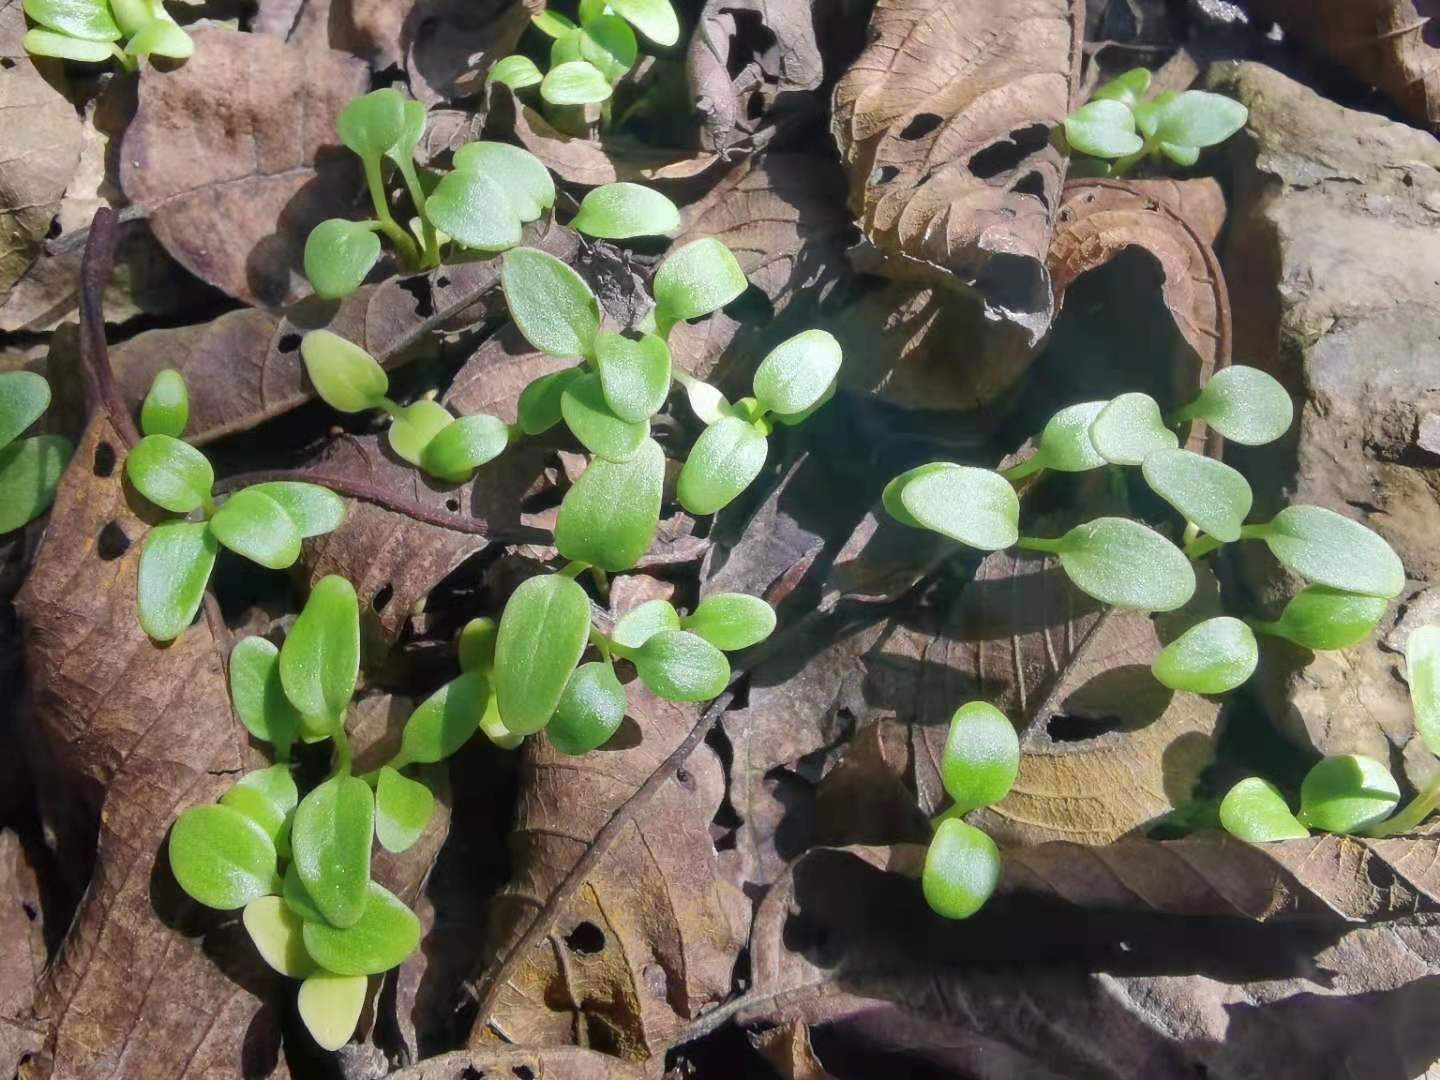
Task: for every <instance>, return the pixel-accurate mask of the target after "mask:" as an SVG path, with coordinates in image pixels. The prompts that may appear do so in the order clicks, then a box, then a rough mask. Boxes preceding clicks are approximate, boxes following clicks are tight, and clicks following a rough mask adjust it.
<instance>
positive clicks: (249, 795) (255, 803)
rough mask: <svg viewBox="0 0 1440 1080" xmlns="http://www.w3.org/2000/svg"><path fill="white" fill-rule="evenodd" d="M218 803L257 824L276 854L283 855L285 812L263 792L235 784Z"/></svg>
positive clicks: (286, 835)
mask: <svg viewBox="0 0 1440 1080" xmlns="http://www.w3.org/2000/svg"><path fill="white" fill-rule="evenodd" d="M220 805H222V806H228V807H229V808H230V809H231V810H235V811H238V812H239V813H242V814H244V815H245V816H246V817H247V818H249V819H250V820H251V821H253V822H255V824H256V825H259V826H260V828H261V829H263V830H264V832H265V835H266V836H268V837H269V838H270V842H271V843H272V844H274V845H275V852H276V854H277V855H278V856H279V857H280V858H284V857H285V854H286V852H287V851H288V850H289V824H290V823H289V821H287V820H286V816H285V814H284V813H283V812H282V811H281V810H279V809H278V808H277V807H276V806H275V804H274V803H272V802H271V801H270V800H269V799H267V798H266V797H265V796H264V794H262V793H261V792H259V791H256V790H255V789H254V788H248V787H241V786H240V785H239V784H237V785H235V786H234V787H232V788H230V789H229V790H228V791H226V792H225V794H224V795H222V796H221V797H220Z"/></svg>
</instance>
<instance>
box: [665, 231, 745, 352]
mask: <svg viewBox="0 0 1440 1080" xmlns="http://www.w3.org/2000/svg"><path fill="white" fill-rule="evenodd" d="M748 285H749V282H747V281H746V280H745V271H743V270H741V269H740V263H739V262H737V261H736V259H735V256H734V255H733V254H731V252H730V249H729V248H727V247H726V246H725V245H724V244H722V243H721V242H720V241H719V240H716V239H715V238H714V237H713V236H707V237H704V238H702V239H700V240H692V241H690V243H688V244H686V245H684V246H683V247H681V248H680V249H679V250H677V251H674V252H672V253H671V254H670V255H669V256H668V257H667V258H666V260H665V261H664V262H663V263H661V264H660V269H659V270H657V271H656V272H655V280H654V282H653V283H652V287H653V289H654V293H655V305H656V307H657V308H658V309H659V312H658V315H659V317H660V318H661V320H662V329H664V328H665V324H667V323H676V322H679V321H680V320H682V319H698V318H699V317H700V316H702V315H709V314H710V313H711V312H712V311H716V310H718V309H719V308H722V307H724V306H725V305H726V304H728V303H730V301H731V300H734V299H735V298H736V297H737V296H739V295H740V294H741V293H743V292H744V291H745V289H746V288H747V287H748Z"/></svg>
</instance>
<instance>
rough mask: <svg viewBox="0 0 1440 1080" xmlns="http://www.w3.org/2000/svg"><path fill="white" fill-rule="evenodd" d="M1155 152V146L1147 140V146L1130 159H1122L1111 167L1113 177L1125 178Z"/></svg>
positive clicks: (1129, 157)
mask: <svg viewBox="0 0 1440 1080" xmlns="http://www.w3.org/2000/svg"><path fill="white" fill-rule="evenodd" d="M1154 152H1155V145H1154V144H1152V143H1151V142H1150V140H1149V139H1146V140H1145V145H1143V146H1142V147H1140V149H1139V150H1138V151H1136V152H1135V153H1133V154H1131V155H1129V156H1128V157H1123V158H1120V159H1119V160H1118V161H1116V162H1115V164H1114V165H1112V166H1111V167H1110V175H1111V177H1120V176H1124V175H1125V174H1126V173H1128V172H1129V171H1130V170H1131V169H1133V168H1134V167H1135V166H1136V165H1138V164H1139V163H1140V162H1142V161H1144V160H1145V159H1146V158H1147V157H1149V156H1150V155H1151V154H1153V153H1154Z"/></svg>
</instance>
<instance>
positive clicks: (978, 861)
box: [920, 818, 1000, 919]
mask: <svg viewBox="0 0 1440 1080" xmlns="http://www.w3.org/2000/svg"><path fill="white" fill-rule="evenodd" d="M999 884H1000V850H999V849H998V848H997V847H996V846H995V841H994V840H991V839H990V837H988V836H986V835H985V834H984V833H983V832H981V831H980V830H979V829H977V828H975V827H974V826H973V825H967V824H965V822H963V821H961V820H960V819H959V818H947V819H946V820H944V821H942V822H940V825H939V827H937V828H936V830H935V836H934V837H933V838H932V839H931V841H930V847H929V848H928V849H927V850H926V852H925V870H924V873H923V875H922V877H921V879H920V885H921V889H922V890H923V892H924V894H925V902H926V903H927V904H929V905H930V910H931V911H933V912H935V914H937V915H941V916H943V917H945V918H947V919H968V918H969V917H970V916H971V915H974V914H975V913H976V912H977V911H979V910H980V909H981V908H982V907H984V906H985V902H986V901H987V900H989V899H990V896H991V894H992V893H994V892H995V887H996V886H997V885H999Z"/></svg>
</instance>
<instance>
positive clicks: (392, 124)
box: [335, 86, 406, 161]
mask: <svg viewBox="0 0 1440 1080" xmlns="http://www.w3.org/2000/svg"><path fill="white" fill-rule="evenodd" d="M335 127H336V129H337V130H338V131H339V132H340V141H341V142H343V143H344V144H345V145H346V146H348V147H349V148H350V149H351V150H352V151H354V152H355V153H356V154H358V155H359V156H360V157H361V158H369V159H371V160H374V161H378V160H379V159H380V158H381V157H383V156H384V154H385V152H386V151H388V150H389V149H390V148H391V147H392V146H394V145H395V144H396V143H397V142H399V141H400V140H401V138H403V137H404V135H405V132H406V116H405V99H404V98H403V97H402V96H401V95H400V91H398V90H395V89H393V88H392V87H388V86H387V87H385V88H384V89H383V90H372V91H371V92H370V93H368V94H362V95H360V96H359V97H357V98H351V99H350V101H349V103H348V104H346V106H345V107H344V108H343V109H341V110H340V116H339V118H338V119H337V120H336V123H335Z"/></svg>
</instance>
